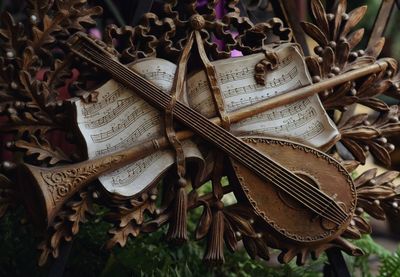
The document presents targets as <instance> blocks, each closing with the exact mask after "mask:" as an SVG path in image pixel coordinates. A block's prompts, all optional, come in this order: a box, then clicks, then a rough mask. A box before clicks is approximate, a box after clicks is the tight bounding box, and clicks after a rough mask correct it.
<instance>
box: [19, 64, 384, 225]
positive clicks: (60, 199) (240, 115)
mask: <svg viewBox="0 0 400 277" xmlns="http://www.w3.org/2000/svg"><path fill="white" fill-rule="evenodd" d="M386 67H387V63H386V62H385V61H384V60H381V61H378V62H377V63H376V64H373V65H370V66H368V67H365V68H361V69H356V70H354V71H350V72H348V73H345V74H343V75H339V76H337V77H334V78H332V79H327V80H324V81H322V82H320V83H317V84H313V85H310V86H307V87H303V88H300V89H297V90H294V91H292V92H289V93H287V94H284V95H281V96H276V97H274V98H271V99H268V100H264V101H262V102H260V103H258V104H255V105H253V106H250V107H246V108H243V109H239V110H237V111H234V112H232V113H230V114H228V116H229V118H230V122H231V123H236V122H238V121H240V120H243V119H245V118H247V117H250V116H253V115H256V114H258V113H261V112H264V111H267V110H268V109H273V108H275V107H278V106H280V105H285V104H289V103H292V102H295V101H298V100H300V99H303V98H306V97H309V96H311V95H313V94H315V93H318V92H320V91H323V90H325V89H327V88H331V87H333V86H336V85H338V84H341V83H344V82H346V81H348V80H352V79H354V78H359V77H362V76H365V75H369V74H372V73H375V72H379V71H382V70H385V69H386ZM210 121H211V122H213V123H215V124H220V119H219V118H217V117H216V118H212V119H210ZM192 136H193V132H191V131H189V130H186V131H180V132H178V133H177V135H176V137H177V139H179V140H185V139H189V138H190V137H192ZM168 146H169V143H168V142H167V140H166V138H159V139H156V140H153V141H152V142H149V143H146V144H144V145H138V146H136V147H132V148H131V149H129V150H127V151H126V150H122V151H119V152H117V153H115V154H112V155H109V156H106V157H102V158H98V159H94V160H88V161H84V162H81V163H76V164H73V165H66V166H58V167H53V168H38V167H34V166H30V165H27V164H26V165H25V170H26V171H27V172H31V177H33V178H32V179H31V180H32V183H30V186H29V187H28V188H27V189H29V188H32V187H33V186H32V184H33V185H34V186H36V187H37V192H39V195H40V196H41V197H40V199H41V201H40V202H41V203H43V205H40V207H41V208H40V209H42V207H45V209H43V210H42V211H40V212H39V211H38V210H37V208H35V207H34V205H29V206H32V208H31V209H30V210H32V215H35V218H37V219H36V220H37V221H43V220H44V219H45V220H46V222H47V223H46V224H51V223H52V221H53V219H54V216H55V215H56V214H57V212H58V211H59V209H60V208H61V207H62V205H63V204H64V203H65V202H66V201H67V200H68V199H69V198H70V197H71V196H72V195H74V194H75V193H76V192H77V191H80V190H81V189H82V188H84V187H85V186H87V185H89V184H90V183H91V182H93V181H94V180H96V178H98V177H99V176H101V175H103V174H106V173H108V172H111V171H113V170H116V169H118V168H121V167H123V166H125V165H127V164H129V163H132V162H134V161H138V160H140V159H142V158H144V157H147V156H149V155H151V154H153V153H154V152H156V151H157V150H159V149H165V148H167V147H168ZM111 160H112V161H113V162H110V161H111ZM76 168H79V169H80V170H79V171H74V169H76ZM94 168H96V170H94ZM70 172H74V174H75V175H71V176H73V177H74V178H75V179H73V178H72V179H66V177H67V176H68V174H69V173H70ZM45 176H54V177H51V178H50V179H49V178H46V177H45ZM58 176H65V177H64V178H60V179H55V178H56V177H58ZM53 179H54V180H53ZM72 180H75V181H74V185H73V186H68V185H66V182H71V181H72ZM57 181H58V182H57ZM22 183H23V184H26V183H25V182H22ZM58 190H60V191H62V195H58V196H57V194H58ZM55 198H57V200H55ZM29 199H31V198H30V197H29V198H28V201H31V200H29Z"/></svg>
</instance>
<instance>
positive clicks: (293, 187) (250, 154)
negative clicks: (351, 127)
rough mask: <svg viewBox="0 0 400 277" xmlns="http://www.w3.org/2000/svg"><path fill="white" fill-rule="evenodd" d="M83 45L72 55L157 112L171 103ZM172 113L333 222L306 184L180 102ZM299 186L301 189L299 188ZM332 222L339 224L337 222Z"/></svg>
mask: <svg viewBox="0 0 400 277" xmlns="http://www.w3.org/2000/svg"><path fill="white" fill-rule="evenodd" d="M85 44H86V43H84V44H83V48H82V47H81V48H80V49H78V50H74V48H72V51H73V52H74V53H75V54H76V55H79V56H81V57H83V58H85V59H86V60H88V61H90V62H92V63H93V64H95V65H96V66H98V67H100V68H102V69H103V70H105V71H106V72H108V73H109V74H110V75H111V76H112V77H113V78H114V79H115V80H117V81H118V82H120V83H122V84H124V85H125V86H127V87H129V88H131V89H132V90H134V91H135V92H136V93H137V94H138V95H139V96H141V97H142V98H143V99H144V100H146V101H147V102H149V103H150V104H151V105H153V106H154V107H156V108H158V109H159V110H165V109H166V108H167V107H168V106H169V105H170V103H171V100H172V97H171V96H170V95H168V94H167V93H165V92H163V91H162V90H161V89H159V88H158V87H157V86H155V85H154V84H153V83H151V82H149V81H148V80H146V79H145V78H143V77H142V76H140V75H139V74H137V73H136V72H134V71H133V70H131V69H129V68H128V67H126V66H125V65H123V64H121V63H120V62H118V61H116V60H114V59H113V58H112V57H111V56H110V55H107V54H105V53H103V52H101V51H98V50H97V49H95V48H93V46H92V45H91V44H89V45H85ZM173 113H174V118H175V119H177V120H178V121H179V122H181V123H182V124H183V125H185V126H187V127H189V128H190V129H191V130H192V131H194V132H195V133H196V134H198V135H200V136H201V137H202V138H203V139H205V140H207V141H209V142H210V143H212V144H213V145H215V146H216V147H217V148H219V149H220V150H222V151H223V152H225V153H226V154H228V155H229V156H230V157H231V158H233V159H235V160H236V161H238V162H240V163H241V164H243V165H244V166H245V167H247V168H248V169H250V170H251V171H253V172H254V173H256V174H257V175H259V176H260V177H261V178H263V179H264V180H266V181H268V182H271V183H272V184H274V185H275V186H277V187H278V188H280V189H281V190H283V191H284V192H286V193H288V194H289V195H291V196H292V197H294V198H295V199H296V200H298V201H299V202H301V203H303V204H304V205H305V206H306V207H308V208H310V209H311V210H313V211H314V212H316V213H317V214H320V215H321V216H324V217H327V218H328V219H330V220H332V221H334V219H333V218H331V217H330V216H327V215H325V214H324V213H325V210H322V211H321V209H318V207H316V206H315V199H314V200H313V199H312V198H310V197H304V195H307V193H309V190H310V186H307V184H305V186H304V181H303V180H301V179H300V178H298V177H297V176H296V175H294V174H293V173H292V172H290V171H289V170H287V169H286V168H284V167H282V166H281V165H279V164H278V163H276V162H274V161H273V160H271V159H270V158H268V157H267V156H266V155H264V154H262V153H260V152H259V151H258V150H256V149H255V148H253V147H251V146H249V145H248V144H246V143H245V142H243V141H242V140H241V139H239V138H237V137H235V136H234V135H233V134H231V133H230V132H228V131H227V130H225V129H223V128H222V127H220V126H218V125H216V124H214V123H212V122H211V121H210V120H209V119H207V118H206V117H204V116H203V115H202V114H200V113H198V112H196V111H195V110H193V109H192V108H190V107H188V106H186V105H185V104H183V103H182V102H180V101H176V103H175V105H174V109H173ZM293 180H294V181H293ZM296 182H297V183H296ZM299 182H300V183H302V184H303V186H300V187H299V185H298V184H299ZM312 193H313V194H314V195H315V196H316V197H317V198H318V199H319V200H320V201H321V202H323V203H324V205H326V206H327V207H328V209H329V207H330V206H331V205H333V206H336V203H335V201H334V200H333V199H332V198H330V197H329V196H327V195H326V194H325V193H323V192H322V191H320V190H312ZM342 212H343V211H342ZM343 213H344V212H343ZM340 218H341V219H342V220H344V219H345V215H343V214H342V216H341V217H340ZM336 222H337V223H338V224H340V223H339V222H340V221H336Z"/></svg>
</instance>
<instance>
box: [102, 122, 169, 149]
mask: <svg viewBox="0 0 400 277" xmlns="http://www.w3.org/2000/svg"><path fill="white" fill-rule="evenodd" d="M160 120H161V117H160V114H157V115H156V116H154V117H151V118H149V119H148V120H146V121H145V122H143V123H142V124H140V125H139V126H138V128H136V130H135V131H133V132H132V133H131V134H130V135H129V136H128V137H126V138H125V139H123V140H121V141H120V142H119V143H117V144H115V145H113V146H110V147H107V148H106V149H101V150H98V151H96V155H105V154H109V153H113V152H115V151H117V150H120V149H123V148H126V147H129V146H132V145H134V144H135V143H137V142H138V138H140V137H141V136H142V135H143V134H144V133H146V132H147V131H149V130H150V129H151V128H153V127H158V126H159V125H158V124H157V123H159V122H160Z"/></svg>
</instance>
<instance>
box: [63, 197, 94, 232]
mask: <svg viewBox="0 0 400 277" xmlns="http://www.w3.org/2000/svg"><path fill="white" fill-rule="evenodd" d="M79 196H80V200H78V201H70V202H69V203H68V204H67V205H68V207H69V208H70V210H71V211H72V214H70V215H68V217H67V218H68V220H69V221H71V222H72V227H71V232H72V234H73V235H76V234H77V233H78V232H79V224H80V223H86V222H87V214H93V213H94V212H93V208H92V200H91V197H90V196H89V192H81V193H80V194H79Z"/></svg>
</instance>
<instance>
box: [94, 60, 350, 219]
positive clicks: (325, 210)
mask: <svg viewBox="0 0 400 277" xmlns="http://www.w3.org/2000/svg"><path fill="white" fill-rule="evenodd" d="M89 54H91V56H93V57H94V58H98V57H97V56H96V55H94V54H93V53H90V52H89ZM97 60H98V61H100V62H102V63H103V64H104V65H107V66H109V63H106V62H107V60H99V59H97ZM108 62H109V61H108ZM114 62H115V61H114ZM116 64H117V65H118V66H120V65H119V64H118V63H116ZM114 69H116V70H117V71H118V72H120V73H121V74H123V73H124V72H121V71H120V70H119V68H118V67H114ZM124 75H125V74H124ZM125 76H126V75H125ZM126 77H128V76H126ZM129 79H130V78H129ZM141 88H142V87H141ZM142 89H143V88H142ZM144 89H147V90H148V89H149V87H145V88H144ZM157 94H159V92H158V90H157V92H156V93H154V95H157ZM163 94H165V93H163ZM166 96H167V95H166ZM158 101H160V103H162V102H164V101H163V99H160V98H158ZM228 152H231V151H228ZM257 152H258V151H257ZM262 156H263V155H262ZM240 160H241V162H242V163H244V161H243V160H242V159H240ZM253 163H254V161H253ZM244 164H246V163H244ZM248 166H250V168H251V164H249V165H248ZM257 171H258V172H259V173H258V174H260V171H259V170H257ZM275 172H276V170H275ZM288 173H289V172H288ZM289 174H290V173H289ZM262 175H265V174H262ZM265 177H268V176H264V178H265ZM296 177H297V176H296ZM267 179H270V178H267ZM294 181H297V180H294ZM302 181H303V180H302ZM276 182H278V180H275V183H276ZM298 184H299V185H303V186H304V184H301V183H298ZM307 187H308V188H309V187H310V186H309V184H308V183H306V188H307ZM309 192H310V191H309ZM311 192H313V191H311ZM318 192H320V191H318ZM303 193H304V190H303ZM289 194H291V193H289ZM314 195H315V194H314ZM293 197H294V198H296V196H293ZM308 199H309V198H308ZM317 200H319V197H317ZM321 200H322V199H321ZM330 200H331V199H330ZM330 200H328V201H330ZM323 204H324V203H323ZM330 204H332V203H329V204H327V205H329V206H330ZM324 205H326V204H324ZM319 208H321V207H319ZM314 209H315V208H314ZM321 210H322V213H323V215H325V214H324V213H326V212H327V211H331V209H326V206H324V207H323V208H322V209H321ZM340 211H341V210H340ZM337 212H338V211H337V210H336V214H335V215H336V216H337V215H338V214H337ZM341 212H343V211H341ZM339 218H342V217H341V216H340V213H339Z"/></svg>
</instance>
